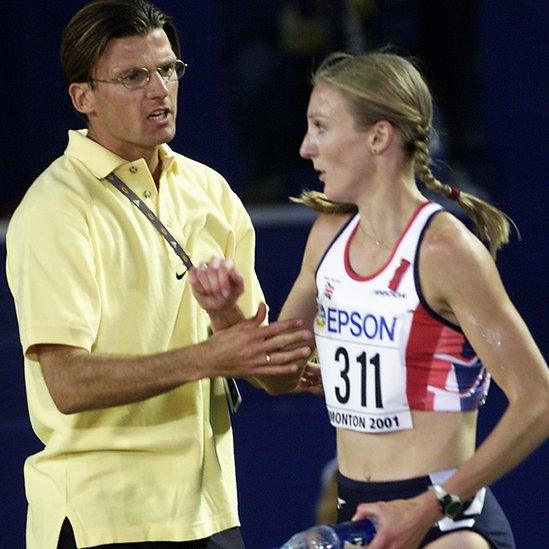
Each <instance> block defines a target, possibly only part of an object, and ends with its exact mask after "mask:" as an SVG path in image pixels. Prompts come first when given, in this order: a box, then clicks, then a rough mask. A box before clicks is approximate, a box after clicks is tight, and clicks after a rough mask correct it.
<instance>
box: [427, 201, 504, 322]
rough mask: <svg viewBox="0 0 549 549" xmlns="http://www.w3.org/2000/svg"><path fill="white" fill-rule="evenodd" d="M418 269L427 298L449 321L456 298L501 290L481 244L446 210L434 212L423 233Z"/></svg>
mask: <svg viewBox="0 0 549 549" xmlns="http://www.w3.org/2000/svg"><path fill="white" fill-rule="evenodd" d="M419 273H420V281H421V286H422V290H423V293H424V295H425V298H426V299H427V302H428V303H430V304H431V306H432V307H433V308H434V309H435V310H437V311H438V312H439V313H441V314H443V315H444V314H445V313H448V314H449V315H450V316H449V317H448V319H449V320H452V321H453V320H454V319H453V315H452V313H451V310H453V309H454V307H455V304H456V301H461V302H463V303H465V302H468V303H471V302H473V301H475V300H477V299H478V297H479V295H480V294H482V293H491V294H492V295H499V296H500V297H501V295H502V291H503V287H502V285H501V279H500V276H499V273H498V270H497V268H496V265H495V262H494V260H493V258H492V256H491V255H490V253H489V251H488V250H487V248H486V247H485V245H484V244H483V243H482V242H481V241H480V240H479V239H478V238H477V237H476V236H475V235H474V234H473V233H472V232H471V231H470V230H469V229H468V228H467V227H466V226H465V225H464V223H462V222H461V221H460V220H459V219H457V218H456V217H455V216H453V215H452V214H450V213H448V212H441V213H440V214H438V215H437V216H436V217H435V218H434V219H433V221H432V223H431V225H430V226H429V228H428V229H427V231H426V233H425V238H424V239H423V242H422V244H421V250H420V256H419ZM454 312H455V311H454Z"/></svg>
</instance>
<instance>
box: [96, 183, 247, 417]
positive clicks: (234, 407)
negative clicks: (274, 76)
mask: <svg viewBox="0 0 549 549" xmlns="http://www.w3.org/2000/svg"><path fill="white" fill-rule="evenodd" d="M107 179H108V180H109V181H110V182H111V183H112V184H113V185H114V186H115V187H116V188H117V189H118V190H119V191H120V192H121V193H122V194H123V195H124V196H125V197H126V198H127V199H128V200H129V201H130V202H131V203H132V204H133V205H134V206H135V207H136V208H139V210H140V211H141V212H142V213H143V215H144V216H145V217H146V218H147V219H148V220H149V221H150V222H151V223H152V224H153V226H154V228H155V229H156V230H157V231H158V232H159V233H160V234H161V235H162V237H163V238H165V239H166V241H167V242H168V244H169V245H170V246H171V247H172V249H173V251H174V252H175V253H176V254H177V255H178V256H179V257H180V258H181V261H183V265H185V267H187V270H188V269H192V268H193V267H194V265H193V262H192V261H191V258H190V257H189V255H188V254H187V252H186V251H185V250H184V249H183V248H182V246H181V244H179V242H177V240H176V239H175V237H174V236H173V235H172V234H171V233H170V231H168V229H166V227H165V226H164V224H163V223H162V221H160V219H158V216H156V215H155V213H154V212H153V211H152V210H151V209H150V208H149V207H148V206H147V205H146V204H145V203H144V202H143V201H142V200H141V199H140V198H139V197H138V196H137V195H136V194H135V193H134V192H133V191H132V190H131V189H130V188H129V187H128V186H127V185H126V184H125V183H124V182H123V181H122V180H121V179H120V178H119V177H117V176H116V175H114V173H112V172H111V173H110V174H109V175H107ZM184 274H185V273H183V274H182V275H177V274H176V278H177V279H178V280H179V279H181V278H183V275H184ZM224 383H225V390H226V393H227V401H228V404H229V408H230V410H231V412H232V413H233V414H236V412H237V411H238V408H239V407H240V404H241V403H242V396H241V395H240V391H239V390H238V385H237V384H236V380H235V379H233V378H232V377H227V378H226V381H225V382H224Z"/></svg>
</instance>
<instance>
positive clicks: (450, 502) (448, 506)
mask: <svg viewBox="0 0 549 549" xmlns="http://www.w3.org/2000/svg"><path fill="white" fill-rule="evenodd" d="M429 491H431V492H433V494H435V496H436V497H437V499H438V502H439V503H440V510H441V511H442V514H443V515H444V516H446V517H449V518H451V519H456V518H457V517H459V516H460V515H461V514H462V513H463V511H465V509H467V507H469V505H471V503H472V501H473V500H472V499H467V500H465V501H461V498H460V497H459V496H456V495H455V494H449V493H448V492H447V491H446V490H445V489H444V488H443V487H442V486H440V485H439V484H433V485H432V486H429Z"/></svg>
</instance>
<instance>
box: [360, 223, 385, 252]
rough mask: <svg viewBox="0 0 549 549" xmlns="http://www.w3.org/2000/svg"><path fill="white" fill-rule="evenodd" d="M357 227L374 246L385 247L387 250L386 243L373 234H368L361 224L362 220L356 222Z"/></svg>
mask: <svg viewBox="0 0 549 549" xmlns="http://www.w3.org/2000/svg"><path fill="white" fill-rule="evenodd" d="M358 228H359V229H360V231H361V232H362V234H363V235H364V236H365V237H366V238H369V239H370V240H371V241H372V242H373V243H374V244H375V245H376V246H379V247H380V248H386V249H387V250H389V249H390V248H389V246H387V244H385V243H384V242H383V241H381V240H380V239H379V238H377V236H374V235H373V234H369V233H367V232H366V231H365V230H364V227H363V226H362V221H359V223H358Z"/></svg>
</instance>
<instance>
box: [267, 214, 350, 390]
mask: <svg viewBox="0 0 549 549" xmlns="http://www.w3.org/2000/svg"><path fill="white" fill-rule="evenodd" d="M348 219H349V216H348V215H338V214H322V215H320V216H319V217H318V218H317V219H316V220H315V222H314V223H313V225H312V227H311V230H310V232H309V237H308V239H307V243H306V245H305V251H304V253H303V260H302V263H301V268H300V271H299V274H298V276H297V278H296V280H295V282H294V284H293V286H292V289H291V290H290V293H289V294H288V297H287V298H286V301H285V302H284V305H283V306H282V309H281V311H280V315H279V317H278V319H279V320H287V319H291V318H300V319H302V320H303V323H304V327H305V328H308V329H310V330H311V332H312V331H313V327H314V326H313V325H314V320H315V317H316V280H315V275H316V270H317V268H318V265H319V263H320V261H321V259H322V256H323V255H324V252H325V251H326V249H327V248H328V246H329V245H330V244H331V242H332V240H333V239H334V237H335V235H336V234H337V233H338V231H339V230H340V229H341V227H342V225H343V224H344V223H345V221H347V220H348ZM311 348H314V342H313V341H311ZM306 363H307V360H303V361H302V363H301V368H300V369H299V371H298V372H297V373H296V374H295V375H289V376H285V377H278V378H274V377H268V376H262V377H260V378H258V380H259V381H260V383H261V384H262V385H263V387H264V388H265V390H266V391H267V392H268V393H269V394H273V395H275V394H281V393H287V392H290V391H293V390H294V389H296V388H297V387H298V385H300V379H301V377H302V375H303V372H304V369H305V367H306ZM313 368H314V367H313ZM307 380H308V382H309V383H306V385H307V386H308V387H307V389H306V390H307V391H309V392H317V393H318V392H321V391H315V388H314V387H313V386H312V383H313V381H312V380H318V384H321V381H320V375H319V373H318V372H316V371H315V372H313V373H312V374H311V376H309V377H308V378H307ZM300 388H301V389H304V386H300Z"/></svg>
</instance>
